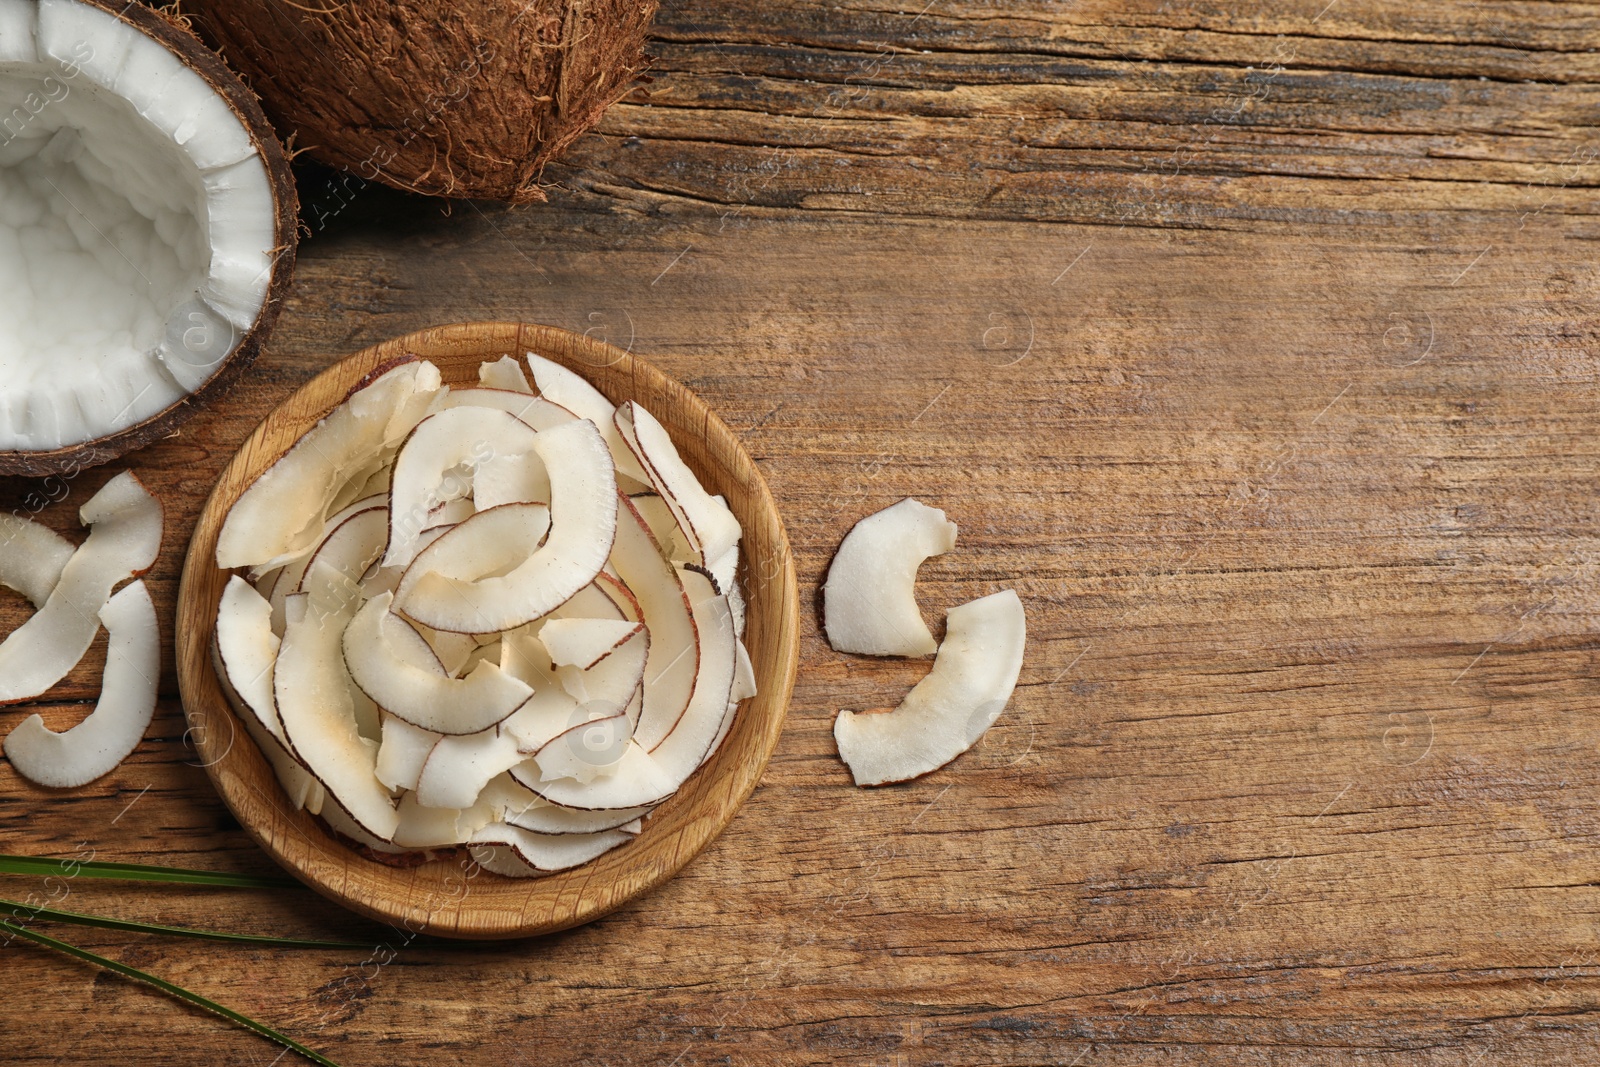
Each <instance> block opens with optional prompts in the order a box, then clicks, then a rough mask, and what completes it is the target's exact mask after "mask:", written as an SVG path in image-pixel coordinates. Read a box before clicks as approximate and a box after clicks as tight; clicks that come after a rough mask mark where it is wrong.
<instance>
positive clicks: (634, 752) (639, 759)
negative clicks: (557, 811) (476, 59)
mask: <svg viewBox="0 0 1600 1067" xmlns="http://www.w3.org/2000/svg"><path fill="white" fill-rule="evenodd" d="M511 776H512V777H513V778H515V779H516V780H517V781H518V782H520V783H522V784H523V785H525V786H527V787H528V788H529V789H531V790H533V791H534V792H535V793H538V794H539V795H540V796H542V797H544V798H545V799H546V800H548V801H550V802H551V803H552V804H559V805H560V806H561V807H563V808H577V809H580V810H583V811H598V810H601V809H611V808H639V807H646V806H651V805H655V804H659V803H661V802H662V801H663V800H665V799H667V798H668V797H670V796H671V795H672V794H673V793H675V792H677V791H678V787H679V786H680V785H682V784H683V781H682V780H681V779H677V778H674V777H673V776H672V775H670V774H668V773H667V772H666V770H665V769H663V768H662V766H661V765H660V764H659V763H657V762H656V761H655V760H654V759H652V758H651V756H650V753H648V752H646V751H645V750H644V749H643V748H641V747H640V746H639V743H638V741H629V742H628V744H627V746H626V747H624V748H623V750H622V757H621V758H620V759H619V760H617V762H616V764H615V766H614V767H613V769H612V771H611V773H610V774H608V775H604V776H602V777H599V778H595V779H594V780H593V781H589V782H580V781H578V780H577V779H575V778H560V779H557V780H555V781H551V782H545V781H541V780H540V779H539V775H538V767H537V765H536V764H533V763H531V762H530V763H524V764H520V765H519V766H516V767H513V768H512V769H511ZM684 777H685V778H687V777H688V776H687V775H685V776H684Z"/></svg>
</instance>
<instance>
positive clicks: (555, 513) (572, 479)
mask: <svg viewBox="0 0 1600 1067" xmlns="http://www.w3.org/2000/svg"><path fill="white" fill-rule="evenodd" d="M533 451H534V452H536V453H537V454H538V456H539V458H540V459H542V460H543V461H544V467H545V470H546V472H548V474H549V475H550V534H549V536H548V537H546V538H545V541H544V544H542V545H539V546H537V548H535V549H534V550H533V551H532V552H531V553H530V554H529V555H528V557H527V559H526V560H525V561H524V562H522V563H521V564H519V565H518V566H517V567H516V568H514V569H513V570H512V571H511V572H510V573H508V574H505V575H503V576H499V577H484V578H479V579H477V580H475V581H474V580H463V579H461V578H452V577H446V576H445V575H443V574H439V573H430V574H424V575H422V577H420V578H419V579H418V580H417V582H416V583H415V584H414V585H411V586H410V587H409V588H408V587H407V585H406V583H404V582H402V583H401V588H400V590H399V591H398V592H397V594H396V597H395V603H396V604H397V605H398V606H399V608H400V610H402V611H404V612H405V613H406V614H407V615H409V616H410V617H411V618H413V619H416V620H417V621H418V622H420V623H424V624H426V625H428V626H432V627H433V628H435V629H437V630H455V631H457V632H461V633H487V632H489V631H493V630H509V629H512V628H514V627H517V626H521V625H523V624H524V623H527V622H531V621H532V620H534V619H537V618H538V617H539V616H541V615H544V614H546V613H547V612H549V611H550V610H552V609H553V608H557V607H560V606H561V605H562V604H563V603H565V602H566V600H567V599H568V598H569V597H571V596H572V595H573V594H575V593H576V592H577V591H578V590H580V589H582V588H583V587H584V586H586V585H588V584H589V583H590V582H592V581H594V579H595V576H596V575H597V574H599V573H600V569H601V568H602V567H604V566H605V564H606V559H607V557H608V556H609V555H610V554H611V546H612V542H613V539H614V538H615V535H616V527H617V496H618V494H617V488H616V477H615V472H614V470H613V468H612V463H611V453H610V452H609V451H607V449H606V444H605V441H604V440H603V439H602V438H601V437H600V431H599V430H597V429H596V428H595V426H594V424H593V423H591V422H587V421H584V420H578V421H576V422H568V423H563V424H561V425H560V426H554V427H551V428H550V429H548V430H541V431H539V432H538V433H537V434H535V435H534V441H533ZM516 506H519V505H506V507H508V508H509V507H516ZM497 510H505V509H504V508H501V509H497ZM487 514H493V512H482V513H480V514H479V515H476V516H474V517H473V518H472V519H469V520H468V521H467V522H465V523H462V524H461V526H460V527H459V528H458V529H462V530H464V529H466V528H467V527H468V526H470V525H472V523H473V522H476V521H478V520H479V519H481V518H482V517H483V516H484V515H487ZM448 539H449V538H448V537H446V538H441V539H440V541H439V542H438V543H437V544H436V545H435V546H434V547H435V548H437V547H438V544H443V543H444V541H446V540H448ZM529 547H532V546H529Z"/></svg>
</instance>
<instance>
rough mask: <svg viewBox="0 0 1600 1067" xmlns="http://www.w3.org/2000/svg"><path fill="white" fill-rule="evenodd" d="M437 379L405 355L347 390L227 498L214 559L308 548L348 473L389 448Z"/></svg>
mask: <svg viewBox="0 0 1600 1067" xmlns="http://www.w3.org/2000/svg"><path fill="white" fill-rule="evenodd" d="M441 386H442V382H441V380H440V377H439V368H438V367H435V366H434V365H433V364H432V363H428V362H426V361H412V362H408V363H402V364H400V365H399V366H398V367H395V368H393V369H391V370H389V371H387V372H385V373H384V374H382V375H380V376H379V377H378V378H377V379H376V380H375V381H373V382H372V383H371V384H370V385H367V386H365V387H363V388H361V389H358V390H356V391H355V392H353V393H351V394H350V397H349V398H348V399H347V400H345V402H344V403H342V404H340V405H339V406H337V407H335V408H334V409H333V410H332V411H330V412H328V414H327V415H326V416H325V417H324V418H323V419H322V421H321V422H319V423H317V424H316V425H315V426H313V427H312V428H311V429H310V430H308V431H307V432H306V434H305V435H304V436H303V437H301V438H300V440H298V441H296V442H295V443H294V446H293V447H292V448H290V449H289V451H288V452H286V453H285V454H284V455H283V456H282V457H281V458H280V459H279V460H278V461H277V462H276V463H274V464H273V465H272V466H270V467H268V468H267V469H266V470H265V471H264V472H262V474H261V476H260V477H259V478H257V479H256V480H255V481H254V482H253V483H252V484H251V486H250V488H248V489H246V490H245V491H244V492H243V493H242V494H241V495H240V496H239V499H238V500H236V501H234V504H233V507H231V508H229V509H228V516H227V518H226V519H224V520H223V523H222V530H221V532H220V533H219V534H218V535H217V566H218V567H221V568H222V569H223V570H230V569H232V568H234V567H270V566H275V565H276V564H277V563H282V562H287V561H288V560H292V559H296V558H298V557H300V556H303V555H305V554H306V553H308V552H310V551H311V550H312V549H313V548H315V547H316V545H317V542H318V541H319V540H320V539H321V538H322V536H323V531H324V529H325V527H326V524H327V519H328V515H329V514H330V513H331V512H332V511H334V510H336V509H335V507H334V505H335V502H336V501H337V499H338V497H339V494H340V491H341V490H342V489H343V488H344V487H345V485H346V484H348V483H349V482H350V481H352V480H353V479H352V478H351V474H352V473H356V472H360V471H361V470H363V469H364V468H365V467H366V466H367V465H368V464H370V463H371V462H373V461H374V460H376V459H381V458H383V457H384V456H385V455H386V454H388V453H390V452H391V451H392V450H393V449H394V448H396V447H397V446H398V445H399V444H400V442H401V441H403V440H404V439H405V438H406V436H407V435H408V434H410V432H411V430H412V428H413V427H415V426H416V424H417V423H419V422H421V421H422V418H423V416H424V415H426V414H427V413H428V407H429V405H430V404H431V403H432V401H433V398H434V396H435V395H436V394H437V393H438V391H439V390H440V388H441Z"/></svg>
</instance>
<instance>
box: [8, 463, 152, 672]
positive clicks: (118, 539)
mask: <svg viewBox="0 0 1600 1067" xmlns="http://www.w3.org/2000/svg"><path fill="white" fill-rule="evenodd" d="M78 518H79V519H80V520H81V521H82V522H83V523H84V524H85V525H86V526H88V527H89V537H88V539H87V540H85V541H84V543H83V545H82V546H81V547H80V548H79V549H78V550H77V551H76V552H74V553H73V554H72V558H70V559H69V560H67V562H66V564H65V566H63V567H62V568H61V577H60V580H59V581H57V582H56V585H55V588H54V589H52V590H51V591H50V595H49V596H48V597H47V598H46V599H45V602H44V606H43V607H41V608H39V610H38V611H36V612H34V613H33V615H32V616H31V617H29V619H28V621H27V622H25V623H23V624H22V625H21V626H19V627H17V628H16V629H15V630H13V631H12V633H11V635H10V636H9V637H7V638H6V639H5V641H4V643H0V703H10V702H14V701H18V700H29V699H31V698H33V697H36V696H38V695H39V694H41V693H43V692H44V691H45V690H47V689H49V688H50V687H51V686H53V685H55V684H56V683H57V682H59V681H60V680H61V679H62V678H64V677H65V676H66V674H67V672H68V671H70V670H72V668H73V667H75V666H77V664H78V661H79V660H81V659H83V654H84V653H85V652H87V651H88V650H89V645H90V644H92V643H93V642H94V635H95V634H96V633H97V632H98V631H99V629H100V623H99V621H98V616H99V613H100V609H101V607H102V606H104V605H105V603H106V601H107V600H109V599H110V598H111V590H112V589H114V588H116V586H117V584H118V583H119V582H123V581H126V580H127V579H129V578H132V577H135V576H136V575H139V574H143V573H144V571H145V570H146V569H147V568H148V567H149V566H150V565H151V564H152V563H154V562H155V559H156V553H157V552H159V551H160V550H161V505H160V504H158V503H157V502H156V499H155V497H153V496H151V495H150V494H149V493H147V492H145V488H144V486H143V485H141V484H139V479H137V478H135V477H134V476H133V475H132V473H130V472H127V471H124V472H123V473H122V474H119V475H117V476H116V477H115V478H112V479H111V480H110V481H109V482H107V483H106V484H105V485H104V486H102V487H101V489H100V491H99V492H98V493H96V494H95V495H94V496H92V497H90V498H89V501H88V502H87V503H85V504H84V505H83V507H82V508H81V509H80V510H79V512H78Z"/></svg>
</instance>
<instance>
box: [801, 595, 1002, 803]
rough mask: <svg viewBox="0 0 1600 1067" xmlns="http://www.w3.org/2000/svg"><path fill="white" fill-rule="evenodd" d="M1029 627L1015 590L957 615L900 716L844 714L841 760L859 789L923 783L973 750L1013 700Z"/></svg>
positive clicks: (839, 731)
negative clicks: (921, 780)
mask: <svg viewBox="0 0 1600 1067" xmlns="http://www.w3.org/2000/svg"><path fill="white" fill-rule="evenodd" d="M1026 643H1027V620H1026V618H1025V617H1024V613H1023V610H1022V601H1021V600H1019V599H1017V594H1016V593H1015V592H1013V591H1012V590H1010V589H1007V590H1004V591H1003V592H999V593H995V594H994V595H993V596H986V597H983V598H981V599H979V600H974V601H971V602H969V603H966V604H962V605H960V606H959V607H954V608H951V609H950V611H949V614H948V616H947V630H946V633H945V639H944V644H942V645H940V646H939V654H938V656H937V657H936V658H935V659H934V661H933V670H932V671H930V672H929V673H928V675H927V677H925V678H923V679H922V681H920V682H918V683H917V685H916V687H915V688H914V689H912V690H911V692H910V694H909V695H907V697H906V699H905V700H904V701H903V702H902V703H901V705H900V706H899V707H898V708H896V709H895V710H894V711H890V712H879V713H877V714H871V715H863V714H859V713H857V712H853V711H841V712H840V713H839V717H838V718H837V719H835V720H834V723H833V736H834V740H835V741H837V742H838V745H839V756H840V758H841V759H843V760H844V762H845V764H846V765H848V766H849V768H850V773H851V775H853V776H854V778H855V781H856V785H860V786H868V785H884V784H886V783H889V782H904V781H908V780H910V779H912V778H918V777H921V776H922V775H924V774H927V773H929V772H930V771H936V770H938V769H939V768H940V767H943V766H944V765H945V764H947V763H949V762H950V761H951V760H953V759H955V758H956V757H957V756H959V755H961V753H963V752H965V751H966V750H967V749H969V748H971V747H972V746H973V745H974V744H976V743H977V741H978V738H980V737H982V736H983V734H984V731H985V730H987V729H989V727H990V725H992V724H993V723H994V721H995V719H996V718H998V717H999V715H1000V713H1001V712H1002V711H1004V710H1005V706H1006V703H1007V702H1008V701H1009V700H1010V699H1011V691H1012V689H1014V688H1015V687H1016V684H1017V675H1018V674H1019V673H1020V672H1021V670H1022V651H1023V646H1024V645H1025V644H1026Z"/></svg>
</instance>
